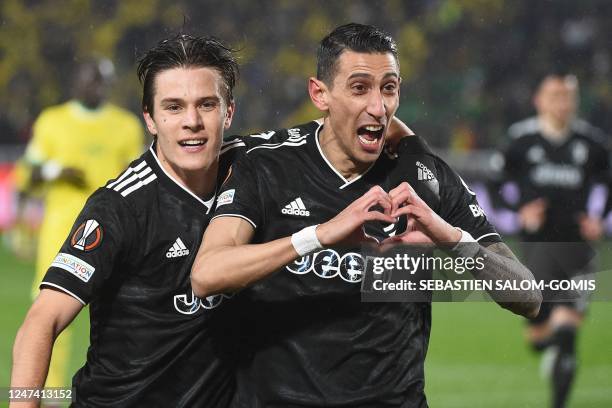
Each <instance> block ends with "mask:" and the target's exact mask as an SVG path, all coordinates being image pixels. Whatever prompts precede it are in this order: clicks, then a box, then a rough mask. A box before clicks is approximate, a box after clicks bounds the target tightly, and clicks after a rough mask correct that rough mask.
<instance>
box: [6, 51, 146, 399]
mask: <svg viewBox="0 0 612 408" xmlns="http://www.w3.org/2000/svg"><path fill="white" fill-rule="evenodd" d="M113 76H114V66H113V63H112V62H111V61H110V60H107V59H96V60H94V59H92V60H87V61H85V62H83V63H82V64H80V65H79V67H78V69H77V70H76V75H75V77H74V88H73V95H74V98H73V99H72V100H70V101H68V102H65V103H63V104H60V105H57V106H52V107H49V108H47V109H45V110H44V111H43V112H42V113H41V114H40V116H39V117H38V119H37V120H36V122H35V123H34V127H33V136H32V139H31V141H30V142H29V144H28V146H27V148H26V152H25V155H24V157H23V158H22V159H21V160H20V162H19V164H18V166H19V170H20V171H19V173H20V174H21V177H19V178H18V179H19V181H18V184H19V187H20V190H21V192H22V195H26V196H27V195H28V194H35V195H36V194H40V195H41V196H42V197H43V200H44V207H45V215H44V219H43V222H42V225H41V229H40V234H39V239H38V249H37V256H36V275H35V278H34V282H33V287H32V296H33V297H35V296H36V295H37V294H38V285H39V284H40V281H41V279H42V278H43V276H44V274H45V272H46V271H47V269H48V268H49V266H50V265H51V262H52V261H53V258H54V257H55V255H56V254H57V251H58V250H59V249H60V247H61V245H62V244H63V242H64V240H65V238H66V236H67V235H68V234H69V233H70V228H71V227H72V224H73V223H74V220H75V219H76V217H77V215H78V214H79V212H80V211H81V209H82V208H83V205H84V204H85V201H86V200H87V197H89V195H91V194H92V193H93V192H94V191H95V190H96V189H97V188H98V187H100V186H103V185H104V184H105V183H106V182H107V181H108V180H109V179H111V178H113V177H114V176H115V175H117V174H118V173H119V172H120V171H121V170H122V169H123V168H124V167H125V166H126V165H127V164H128V163H130V162H131V161H132V160H133V159H134V158H136V157H138V155H139V154H140V153H141V151H142V148H143V129H142V126H141V124H140V121H139V119H138V118H137V117H136V116H135V115H133V114H132V113H130V112H128V111H126V110H124V109H121V108H119V107H117V106H115V105H113V104H110V103H108V102H106V97H107V91H108V88H109V85H110V83H111V80H112V79H113ZM70 341H71V334H70V332H66V331H64V332H63V333H62V335H61V336H60V337H59V338H58V340H57V342H56V344H55V348H54V351H53V357H52V361H51V367H50V369H49V375H48V377H47V383H46V386H47V387H65V386H66V385H68V384H70V382H69V381H68V380H67V379H66V370H67V364H68V358H69V356H70V353H69V351H70Z"/></svg>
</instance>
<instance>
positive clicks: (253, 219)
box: [213, 154, 264, 229]
mask: <svg viewBox="0 0 612 408" xmlns="http://www.w3.org/2000/svg"><path fill="white" fill-rule="evenodd" d="M261 197H262V194H260V189H259V181H258V177H257V172H256V170H255V166H254V163H253V161H252V159H251V157H250V156H249V155H248V154H244V155H241V156H240V157H239V158H238V159H237V160H236V161H235V162H234V164H232V166H231V167H230V169H229V172H228V176H227V179H226V180H225V182H224V183H223V185H222V186H221V189H220V191H219V195H218V196H217V202H216V209H215V215H214V216H213V219H214V218H218V217H239V218H243V219H244V220H246V221H248V222H249V223H250V224H251V225H252V226H253V228H255V229H257V226H258V225H260V224H261V222H262V220H263V216H264V208H263V203H262V199H261Z"/></svg>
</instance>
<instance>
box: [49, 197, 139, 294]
mask: <svg viewBox="0 0 612 408" xmlns="http://www.w3.org/2000/svg"><path fill="white" fill-rule="evenodd" d="M134 229H135V225H134V217H133V216H132V214H131V212H130V209H129V207H128V205H127V203H126V202H125V200H124V199H123V198H122V197H121V196H120V195H119V194H116V193H115V192H114V191H110V190H108V189H99V190H98V191H96V192H95V193H94V194H93V195H92V196H91V197H90V198H89V200H88V201H87V203H86V204H85V207H84V208H83V210H82V211H81V213H80V214H79V216H78V217H77V219H76V221H75V223H74V225H73V227H72V229H71V232H70V235H69V236H68V238H67V239H66V241H65V242H64V244H63V245H62V247H61V249H60V252H59V253H58V254H57V256H56V257H55V259H54V260H53V262H52V263H51V266H50V267H49V269H48V271H47V274H46V275H45V277H44V278H43V281H42V283H41V284H40V287H41V288H45V287H50V288H55V289H58V290H60V291H63V292H65V293H67V294H69V295H71V296H73V297H74V298H76V299H77V300H79V301H80V302H81V303H83V304H84V305H85V304H88V303H89V302H90V301H91V300H92V299H93V298H95V297H96V294H97V293H99V292H100V291H101V290H103V287H104V285H105V284H106V282H107V281H108V279H109V277H110V276H111V273H112V272H113V269H114V268H116V267H117V266H118V265H120V264H121V262H123V261H124V260H125V259H128V257H129V256H130V252H131V251H132V248H131V243H132V242H135V240H134V238H133V236H134V232H133V231H134Z"/></svg>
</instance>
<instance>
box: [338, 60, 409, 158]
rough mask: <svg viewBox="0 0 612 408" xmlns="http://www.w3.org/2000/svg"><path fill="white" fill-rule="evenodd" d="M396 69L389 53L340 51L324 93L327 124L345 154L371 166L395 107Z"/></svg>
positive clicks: (396, 97) (397, 73)
mask: <svg viewBox="0 0 612 408" xmlns="http://www.w3.org/2000/svg"><path fill="white" fill-rule="evenodd" d="M399 85H400V76H399V67H398V65H397V62H396V60H395V58H394V57H393V55H392V54H391V53H375V54H369V53H358V52H353V51H344V52H343V53H342V54H340V57H339V58H338V61H337V73H336V76H335V77H334V80H333V86H332V87H331V89H329V93H328V108H329V123H330V125H331V127H332V130H333V133H334V135H335V137H336V138H338V142H339V144H340V147H341V148H342V150H344V152H345V154H347V155H348V157H349V158H350V159H352V160H354V161H357V162H360V163H371V162H373V161H375V160H376V159H377V158H378V156H379V155H380V153H381V151H382V149H383V146H384V138H385V135H386V131H387V124H389V123H390V121H391V118H392V117H393V115H394V114H395V111H396V110H397V108H398V106H399V94H400V92H399Z"/></svg>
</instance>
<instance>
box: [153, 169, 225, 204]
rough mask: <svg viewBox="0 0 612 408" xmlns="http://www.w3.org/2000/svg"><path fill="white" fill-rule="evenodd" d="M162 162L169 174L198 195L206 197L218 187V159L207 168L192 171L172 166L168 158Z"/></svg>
mask: <svg viewBox="0 0 612 408" xmlns="http://www.w3.org/2000/svg"><path fill="white" fill-rule="evenodd" d="M160 162H161V165H162V166H163V167H164V169H165V170H166V172H167V173H168V174H170V175H171V176H172V177H173V178H174V179H176V181H178V182H179V183H181V184H182V185H183V187H185V188H187V189H188V190H189V191H191V192H192V193H193V194H195V195H196V196H198V197H200V198H202V199H205V198H208V197H210V196H212V194H213V193H214V191H215V188H216V187H217V173H218V169H219V162H218V161H215V162H214V163H213V164H211V166H210V167H209V168H207V169H204V170H192V171H190V170H184V169H181V168H178V167H176V166H172V165H171V164H170V163H169V162H168V161H166V160H161V161H160Z"/></svg>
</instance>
